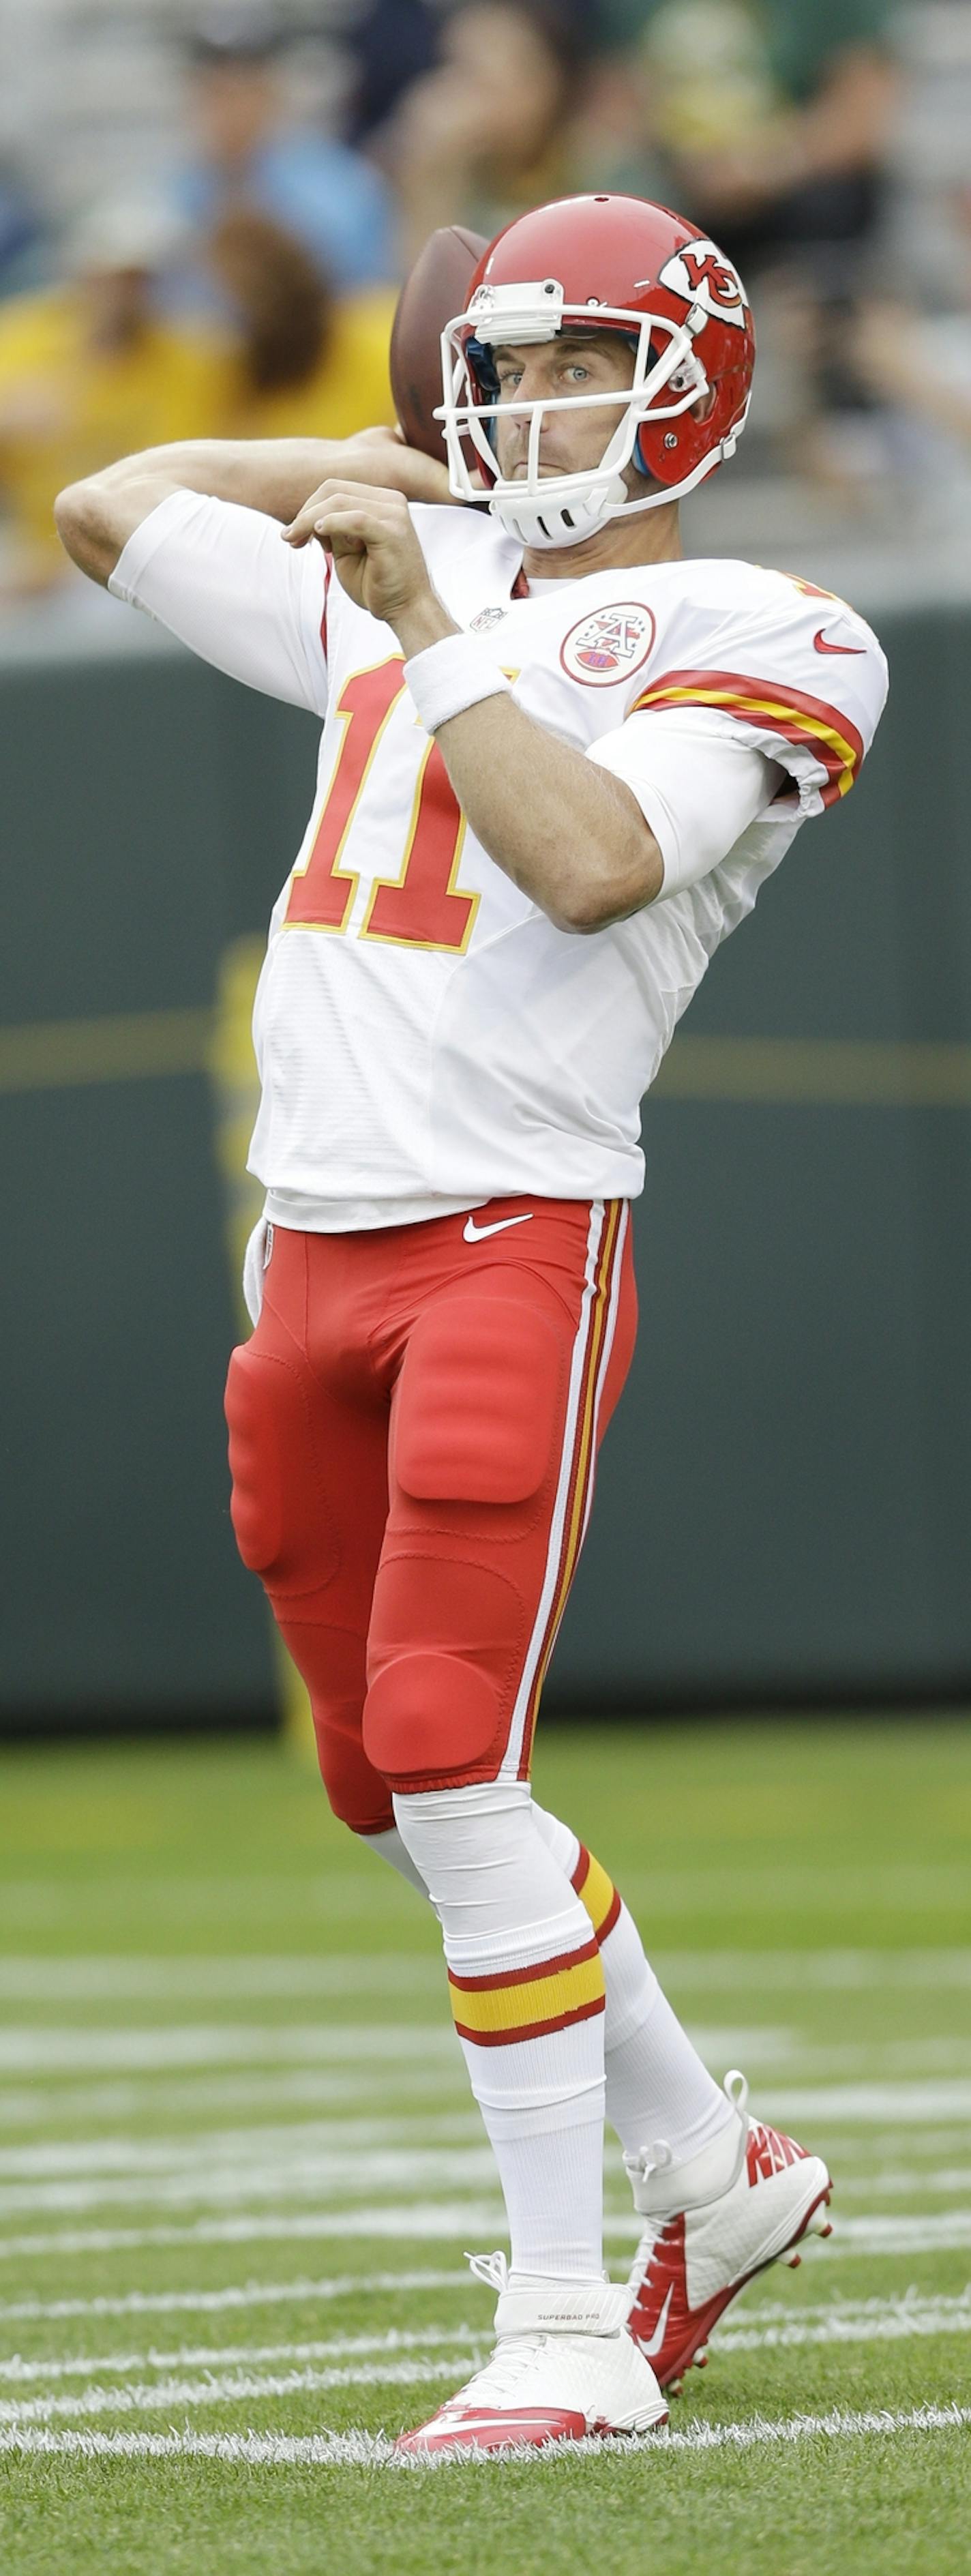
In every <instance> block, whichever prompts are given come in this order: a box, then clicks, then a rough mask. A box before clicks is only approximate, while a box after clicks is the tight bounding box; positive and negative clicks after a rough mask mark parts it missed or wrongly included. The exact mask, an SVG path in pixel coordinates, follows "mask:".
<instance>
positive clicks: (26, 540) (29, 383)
mask: <svg viewBox="0 0 971 2576" xmlns="http://www.w3.org/2000/svg"><path fill="white" fill-rule="evenodd" d="M173 247H174V244H173V225H172V220H171V217H170V216H168V214H166V213H163V212H160V211H159V210H157V209H156V208H155V207H153V206H150V205H142V204H129V205H125V204H122V203H115V204H110V205H106V206H105V207H103V208H101V209H100V210H98V211H97V212H95V213H94V214H93V215H92V216H90V217H89V218H88V219H87V220H86V221H85V223H84V224H83V225H82V226H81V227H80V228H79V230H78V232H77V233H76V235H75V237H74V239H73V241H72V242H71V244H70V246H69V250H70V268H71V273H70V275H69V276H68V278H67V279H66V280H65V282H64V283H63V284H62V285H60V286H57V287H54V288H52V289H49V290H45V291H44V292H42V293H35V294H30V295H23V296H17V297H15V298H13V299H12V301H11V302H10V303H8V304H6V305H3V306H0V508H2V510H3V512H4V513H5V517H6V528H5V530H3V532H2V537H0V591H4V592H6V595H7V596H8V598H9V597H10V596H17V595H27V594H30V593H31V592H33V591H39V590H43V589H46V588H47V587H49V586H51V585H54V584H57V583H59V582H62V581H64V580H65V579H70V578H72V575H71V570H70V566H69V565H68V564H67V562H66V560H65V556H64V552H63V548H62V547H61V546H60V544H59V543H58V539H57V535H56V531H55V528H54V520H53V515H52V510H53V502H54V496H55V493H57V492H58V491H60V490H61V489H62V487H63V485H64V484H65V483H66V482H75V481H76V480H77V479H78V477H79V476H82V475H86V474H91V473H94V472H96V471H97V469H98V468H99V467H100V466H102V465H107V464H109V463H110V462H111V461H112V459H113V458H115V457H118V456H126V455H131V454H133V453H134V452H136V451H137V450H139V449H141V448H143V447H154V446H160V445H162V444H164V443H165V442H167V441H168V440H170V439H181V438H203V437H211V436H213V435H214V434H215V433H216V432H217V431H218V430H219V428H220V425H221V414H222V411H223V409H224V406H225V386H226V376H227V354H226V345H225V341H224V340H223V338H222V337H220V336H218V335H217V334H216V333H215V332H214V330H213V328H212V326H209V328H208V330H206V329H202V330H200V331H195V330H194V329H189V328H179V326H178V325H177V324H174V323H173V322H171V321H169V320H167V319H165V318H164V317H162V316H160V315H159V314H158V313H157V312H156V311H155V309H154V302H153V290H154V284H155V279H156V277H157V274H158V273H159V271H160V270H162V269H164V267H165V265H166V263H167V260H168V258H169V256H170V253H171V251H172V249H173Z"/></svg>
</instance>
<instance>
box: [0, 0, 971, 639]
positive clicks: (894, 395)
mask: <svg viewBox="0 0 971 2576" xmlns="http://www.w3.org/2000/svg"><path fill="white" fill-rule="evenodd" d="M589 187H598V188H605V187H606V188H618V189H623V190H628V191H630V192H632V193H634V194H637V195H642V196H648V197H657V198H660V199H662V200H663V201H664V202H665V203H666V204H674V205H676V206H677V207H678V209H679V210H680V211H682V212H684V213H685V214H687V215H689V216H690V217H691V218H692V219H693V220H694V221H695V222H696V223H698V224H699V225H701V226H702V227H703V228H704V229H705V230H707V231H710V232H711V233H713V234H714V236H715V238H716V239H717V240H718V241H719V243H720V244H721V246H722V247H723V248H724V249H725V250H726V251H727V252H728V253H729V254H730V256H731V257H733V258H734V259H735V260H736V261H737V263H738V265H739V267H740V269H741V271H742V275H743V277H744V278H745V280H746V283H747V286H748V288H749V291H750V294H751V297H752V301H753V305H754V308H755V314H756V323H757V331H758V337H759V342H760V351H761V363H760V368H759V374H758V393H757V399H756V402H755V405H754V407H753V418H752V424H751V427H750V429H749V431H748V432H747V434H746V440H745V444H744V447H743V449H742V450H741V451H740V456H739V461H738V465H737V466H736V467H735V468H734V469H733V472H734V473H735V474H738V473H739V472H745V473H747V474H748V476H749V477H750V478H751V477H752V476H755V477H756V478H759V479H760V480H761V479H762V478H765V477H771V478H775V479H776V480H777V481H778V480H779V479H780V478H781V479H782V480H783V481H784V483H785V485H786V488H787V489H791V490H792V491H798V492H799V493H801V495H802V497H803V500H804V502H805V501H806V500H807V499H808V502H809V504H810V506H811V507H814V508H816V509H817V510H818V511H820V512H823V513H825V512H827V511H828V512H829V513H830V516H831V517H833V516H834V515H835V518H836V519H838V518H839V515H840V513H841V512H842V513H844V514H847V513H848V514H849V515H850V516H851V517H852V519H853V521H854V524H871V525H873V527H874V528H876V529H879V528H880V527H881V526H885V525H888V524H889V523H890V522H892V521H893V522H896V523H899V521H900V516H901V513H902V512H903V513H904V514H905V515H906V514H908V513H909V514H910V515H911V517H912V520H913V524H914V525H915V526H917V527H919V526H920V525H921V524H922V523H926V522H932V521H933V519H934V514H935V512H936V513H938V514H940V513H941V511H942V510H943V511H945V512H947V513H948V514H949V515H950V521H951V523H952V524H953V523H955V519H956V523H957V524H959V525H960V526H961V527H962V528H963V529H968V528H971V0H909V5H906V6H904V7H902V8H893V7H892V6H891V4H890V0H289V5H288V0H277V5H276V6H274V0H199V5H198V8H197V9H193V7H192V5H191V0H0V597H3V598H4V599H5V600H6V601H7V602H8V603H9V602H10V601H11V600H12V599H16V598H24V597H31V596H34V595H36V594H37V593H38V592H39V591H43V590H44V589H46V588H49V587H51V586H52V585H56V584H57V583H58V582H61V581H63V580H65V579H68V578H70V575H69V572H68V568H67V566H66V564H65V560H64V558H63V556H62V555H61V553H60V551H59V548H58V546H57V541H56V538H55V536H54V533H53V526H52V521H51V501H52V498H53V494H54V492H55V491H56V490H57V489H58V488H59V486H60V485H61V484H62V483H64V482H66V481H68V480H71V479H73V478H74V477H76V476H77V475H78V474H80V473H83V472H86V471H90V470H92V469H93V468H94V467H96V466H97V465H99V464H101V463H103V462H107V461H108V460H109V459H111V458H113V457H115V456H118V455H123V454H126V453H129V452H131V451H132V450H133V449H136V448H141V447H146V446H151V445H153V444H156V443H160V442H162V441H167V440H170V439H175V438H186V437H198V436H243V437H263V436H270V437H272V436H276V435H286V434H289V433H293V434H300V435H303V434H310V435H319V436H321V437H343V436H344V435H347V434H350V433H351V432H353V431H354V430H356V429H358V428H361V427H364V426H370V425H372V424H376V423H378V422H382V421H386V420H390V418H391V416H392V415H391V396H390V388H389V382H388V339H389V332H390V324H391V317H392V314H393V311H394V304H395V298H396V293H397V288H398V285H399V283H400V280H401V277H402V276H403V275H404V274H405V273H406V272H407V270H408V268H409V266H410V264H411V262H412V260H413V259H414V257H415V255H416V253H417V251H418V250H419V249H420V247H421V245H422V243H423V242H424V241H425V239H426V238H427V235H428V234H429V233H430V232H431V231H432V230H433V229H434V228H435V227H436V225H439V224H446V223H456V222H457V223H462V224H467V225H471V226H472V227H473V228H474V229H475V230H476V231H478V232H481V233H484V234H487V235H491V234H493V233H495V232H496V231H497V230H498V229H499V227H500V226H501V225H502V224H503V223H504V222H506V221H508V220H509V218H510V217H511V216H513V215H515V214H516V213H517V212H519V211H520V210H521V209H522V208H524V207H527V206H530V205H534V204H536V203H538V202H540V201H541V200H542V199H544V198H549V197H553V196H559V195H565V194H569V193H571V192H573V191H575V190H578V189H584V188H589Z"/></svg>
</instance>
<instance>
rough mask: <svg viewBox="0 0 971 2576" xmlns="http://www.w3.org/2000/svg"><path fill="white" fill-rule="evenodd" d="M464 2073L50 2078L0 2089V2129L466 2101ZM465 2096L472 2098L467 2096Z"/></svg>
mask: <svg viewBox="0 0 971 2576" xmlns="http://www.w3.org/2000/svg"><path fill="white" fill-rule="evenodd" d="M464 2080H465V2069H464V2067H463V2066H462V2065H456V2066H455V2067H454V2068H453V2069H451V2070H449V2069H447V2068H446V2067H445V2066H444V2065H443V2064H442V2062H441V2061H440V2059H438V2058H436V2057H435V2056H434V2055H432V2057H431V2058H430V2060H429V2062H428V2063H427V2065H426V2064H423V2063H422V2061H421V2059H415V2060H414V2061H413V2062H412V2063H410V2064H409V2065H408V2066H407V2067H405V2068H403V2069H402V2068H398V2067H395V2068H394V2069H392V2070H389V2068H388V2067H387V2066H382V2065H380V2064H378V2063H375V2064H374V2065H370V2066H355V2067H354V2068H353V2069H350V2068H347V2067H344V2068H341V2069H335V2068H333V2067H321V2066H276V2067H274V2068H273V2069H272V2071H271V2072H269V2073H266V2074H260V2073H257V2072H256V2071H255V2070H254V2071H252V2072H250V2073H249V2074H244V2073H238V2074H226V2075H207V2074H203V2073H199V2074H197V2075H191V2074H190V2075H183V2076H181V2077H179V2076H176V2077H175V2078H173V2077H172V2076H169V2075H166V2074H165V2073H164V2072H163V2073H153V2074H150V2075H124V2076H118V2075H115V2076H108V2077H106V2078H105V2079H104V2080H103V2081H102V2082H101V2083H98V2084H78V2083H76V2082H75V2081H74V2080H73V2078H71V2077H64V2076H51V2077H48V2079H47V2080H46V2082H44V2083H41V2084H17V2085H0V2130H4V2129H6V2130H9V2129H28V2130H30V2131H31V2132H32V2133H34V2134H37V2133H39V2132H41V2131H43V2130H50V2129H55V2130H60V2131H61V2132H62V2133H63V2131H64V2130H65V2129H68V2128H71V2127H73V2126H74V2125H75V2124H76V2123H79V2122H80V2121H82V2120H150V2121H153V2122H155V2123H159V2122H161V2121H163V2120H171V2119H173V2118H178V2116H179V2114H180V2113H184V2112H188V2113H189V2114H190V2116H191V2118H192V2119H193V2120H199V2121H202V2120H204V2119H205V2118H206V2117H207V2115H209V2114H211V2113H216V2114H219V2113H223V2114H224V2115H225V2114H226V2113H228V2112H232V2111H244V2112H246V2111H249V2112H255V2111H258V2110H260V2109H266V2110H270V2111H272V2110H276V2109H277V2108H278V2107H281V2108H282V2107H283V2106H294V2107H298V2106H301V2105H302V2106H303V2107H304V2108H305V2109H307V2110H329V2109H331V2108H333V2109H334V2110H346V2111H352V2110H354V2109H357V2110H358V2111H364V2110H366V2109H367V2107H368V2105H369V2104H371V2103H374V2104H375V2105H376V2106H377V2108H378V2109H379V2110H384V2109H386V2108H387V2105H388V2103H389V2101H399V2100H403V2101H409V2100H416V2099H417V2100H418V2101H422V2100H423V2099H425V2098H426V2097H427V2095H428V2093H429V2092H433V2093H434V2094H435V2096H436V2097H437V2098H439V2099H441V2098H442V2097H443V2096H445V2095H447V2094H448V2093H449V2091H450V2090H451V2091H452V2092H454V2096H455V2100H456V2102H459V2101H460V2100H461V2099H462V2095H463V2088H464ZM466 2098H467V2097H466Z"/></svg>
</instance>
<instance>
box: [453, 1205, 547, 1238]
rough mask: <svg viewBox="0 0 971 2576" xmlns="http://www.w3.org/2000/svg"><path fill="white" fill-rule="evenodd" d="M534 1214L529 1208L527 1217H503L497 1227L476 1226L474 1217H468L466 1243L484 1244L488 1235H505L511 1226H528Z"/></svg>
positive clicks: (465, 1231)
mask: <svg viewBox="0 0 971 2576" xmlns="http://www.w3.org/2000/svg"><path fill="white" fill-rule="evenodd" d="M532 1213H533V1211H532V1208H527V1210H526V1213H525V1216H501V1217H498V1218H497V1220H496V1223H495V1225H476V1224H475V1223H474V1221H473V1219H472V1217H470V1216H467V1217H466V1220H465V1224H464V1226H463V1228H462V1233H463V1235H464V1238H465V1241H466V1243H484V1242H485V1238H486V1235H487V1234H505V1231H506V1227H507V1226H509V1225H528V1224H529V1221H530V1218H531V1216H532Z"/></svg>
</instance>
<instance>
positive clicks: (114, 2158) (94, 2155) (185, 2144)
mask: <svg viewBox="0 0 971 2576" xmlns="http://www.w3.org/2000/svg"><path fill="white" fill-rule="evenodd" d="M468 2139H475V2140H477V2141H478V2142H479V2143H481V2139H482V2122H481V2119H480V2118H479V2115H478V2112H477V2110H476V2108H475V2104H474V2103H473V2102H471V2101H470V2102H469V2104H468V2108H467V2109H464V2110H461V2111H445V2112H428V2111H419V2112H409V2113H408V2114H407V2115H402V2116H400V2117H397V2118H394V2117H392V2118H390V2119H389V2118H382V2117H376V2116H374V2115H373V2114H368V2115H366V2116H365V2117H363V2118H362V2117H361V2115H360V2114H356V2115H355V2116H354V2117H353V2118H349V2119H343V2118H340V2117H339V2118H337V2119H334V2120H276V2121H273V2122H267V2123H261V2124H260V2126H259V2127H256V2128H251V2127H246V2128H234V2129H221V2128H209V2127H205V2128H199V2129H197V2130H187V2131H184V2132H183V2133H182V2134H181V2135H178V2136H169V2137H164V2136H163V2137H159V2135H158V2133H157V2132H154V2133H153V2134H152V2135H151V2136H148V2137H114V2138H112V2137H103V2138H55V2139H50V2140H47V2141H43V2142H42V2141H41V2140H39V2139H35V2140H34V2141H32V2143H31V2145H30V2146H22V2147H0V2181H4V2182H9V2181H16V2180H18V2179H19V2178H20V2177H21V2176H25V2175H28V2174H29V2175H31V2176H32V2178H33V2179H34V2180H35V2181H37V2180H39V2179H40V2178H41V2177H43V2176H49V2177H50V2178H52V2179H53V2178H55V2177H57V2178H59V2177H61V2176H64V2175H68V2176H76V2175H97V2176H101V2175H110V2176H117V2175H119V2174H125V2175H127V2174H141V2173H144V2172H149V2173H164V2174H170V2173H175V2174H177V2173H184V2172H186V2171H188V2170H190V2169H191V2168H192V2166H193V2165H198V2164H200V2163H207V2164H221V2165H227V2166H237V2165H241V2164H246V2163H247V2162H250V2163H253V2164H255V2165H257V2166H260V2165H262V2164H263V2163H265V2161H266V2159H267V2157H268V2156H270V2157H273V2158H274V2159H275V2160H279V2163H280V2165H281V2167H282V2166H285V2165H286V2164H287V2163H289V2162H290V2160H291V2159H292V2158H293V2157H296V2158H297V2159H298V2161H299V2163H300V2164H301V2165H302V2164H305V2163H306V2162H307V2160H308V2159H309V2158H310V2157H311V2156H315V2155H334V2156H337V2157H338V2158H339V2159H340V2160H341V2161H343V2160H345V2159H349V2158H350V2156H351V2154H352V2153H353V2156H354V2160H355V2162H357V2161H358V2160H359V2156H360V2153H361V2151H362V2150H367V2149H383V2148H384V2147H385V2146H388V2147H390V2146H392V2145H396V2144H399V2143H400V2144H401V2146H402V2147H403V2150H404V2152H405V2154H408V2153H410V2152H411V2150H412V2148H413V2147H418V2148H420V2149H425V2148H426V2146H431V2145H433V2144H434V2143H435V2142H437V2141H441V2140H447V2141H448V2142H449V2144H453V2143H454V2144H455V2145H457V2146H462V2145H463V2144H464V2143H465V2141H466V2140H468Z"/></svg>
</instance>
